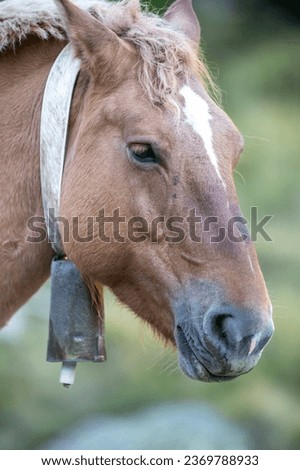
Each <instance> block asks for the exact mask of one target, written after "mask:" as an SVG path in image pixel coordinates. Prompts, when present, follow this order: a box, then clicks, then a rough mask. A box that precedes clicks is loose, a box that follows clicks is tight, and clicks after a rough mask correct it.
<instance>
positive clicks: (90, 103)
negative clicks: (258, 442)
mask: <svg viewBox="0 0 300 470" xmlns="http://www.w3.org/2000/svg"><path fill="white" fill-rule="evenodd" d="M57 4H58V5H59V7H60V11H61V13H62V15H63V17H64V20H65V23H66V28H67V32H68V38H69V41H70V42H71V44H72V45H73V48H74V51H75V53H76V56H77V57H78V58H79V59H80V60H81V63H82V67H81V72H80V76H79V79H78V83H77V87H76V90H75V95H74V105H73V110H72V117H71V125H70V135H69V142H68V149H67V157H66V167H65V172H64V178H63V187H62V201H61V216H62V217H64V218H65V219H66V220H68V222H69V224H70V234H71V236H70V237H69V239H68V240H67V239H66V237H63V240H64V249H65V252H66V254H67V256H68V257H69V258H70V259H71V260H73V261H74V262H75V263H76V264H77V266H78V267H79V269H80V270H81V272H82V273H83V274H84V275H85V276H86V277H88V278H89V279H90V280H91V281H92V282H94V283H101V284H103V285H106V286H108V287H109V288H110V289H111V290H112V291H113V292H114V293H115V294H116V296H117V297H118V298H119V299H120V300H121V301H122V302H124V303H125V304H126V305H128V306H129V307H130V308H131V309H132V310H133V312H135V313H136V314H137V315H138V316H139V317H141V318H142V319H144V320H145V321H147V322H148V323H149V324H150V325H151V326H152V327H153V328H154V329H155V330H156V331H157V332H159V333H160V334H161V335H162V337H164V338H165V339H166V340H168V341H171V342H172V343H173V344H175V345H176V347H177V349H178V355H179V364H180V366H181V368H182V370H183V371H184V372H185V373H186V374H187V375H188V376H190V377H191V378H194V379H199V380H202V381H220V380H225V379H230V378H233V377H236V376H238V375H240V374H244V373H246V372H248V371H249V370H251V369H252V368H253V367H254V366H255V364H256V363H257V361H258V359H259V357H260V355H261V352H262V350H263V348H264V346H265V345H266V343H267V342H268V340H269V338H270V337H271V335H272V332H273V322H272V309H271V303H270V300H269V296H268V293H267V289H266V286H265V282H264V279H263V276H262V273H261V270H260V267H259V263H258V260H257V256H256V253H255V249H254V247H253V244H252V242H251V240H250V236H249V233H248V232H247V229H246V226H245V223H243V220H244V219H243V218H242V215H241V210H240V207H239V203H238V197H237V192H236V189H235V185H234V179H233V170H234V168H235V166H236V164H237V162H238V160H239V157H240V154H241V151H242V148H243V139H242V137H241V134H240V133H239V131H238V129H237V128H236V126H235V125H234V124H233V122H232V121H231V119H230V118H229V117H228V116H227V115H226V113H225V112H224V111H223V110H222V109H221V108H220V107H219V106H218V105H217V104H216V103H215V102H214V100H213V99H212V98H211V97H210V96H209V94H208V92H207V89H206V88H207V87H206V85H205V79H206V78H207V77H208V74H207V72H206V70H205V67H204V65H203V62H202V61H201V60H199V59H198V56H197V50H198V47H199V40H200V26H199V23H198V20H197V17H196V15H195V13H194V10H193V8H192V3H191V0H177V1H176V2H175V3H174V4H173V5H172V6H171V7H170V8H169V9H168V11H167V12H166V14H165V15H164V18H162V19H158V17H157V16H155V15H151V14H145V13H142V12H141V10H140V6H139V2H138V1H136V0H132V1H129V2H126V3H123V4H122V5H121V6H120V5H116V6H111V7H109V8H107V11H106V10H104V12H102V13H101V15H102V17H100V19H99V18H95V17H93V16H92V15H91V14H89V13H88V12H85V11H83V10H81V9H80V8H78V7H77V6H75V5H74V4H72V3H71V2H70V1H69V0H57ZM101 15H100V16H101ZM74 233H77V235H78V234H81V236H82V237H81V238H82V239H81V241H80V239H79V238H78V236H77V237H75V236H74ZM83 234H85V235H86V237H83Z"/></svg>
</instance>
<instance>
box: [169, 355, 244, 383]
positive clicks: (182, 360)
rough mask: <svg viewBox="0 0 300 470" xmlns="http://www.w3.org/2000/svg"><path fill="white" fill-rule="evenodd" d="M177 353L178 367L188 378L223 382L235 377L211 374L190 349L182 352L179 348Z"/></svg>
mask: <svg viewBox="0 0 300 470" xmlns="http://www.w3.org/2000/svg"><path fill="white" fill-rule="evenodd" d="M178 354H179V357H178V362H179V366H180V369H181V370H182V372H183V373H184V374H185V375H187V376H188V377H189V378H190V379H194V380H200V381H201V382H224V381H228V380H232V379H234V378H235V377H237V376H222V375H214V374H212V373H211V372H209V370H208V369H207V368H206V367H205V366H204V365H203V364H202V363H201V362H199V360H198V359H197V358H196V356H195V355H194V353H193V351H192V350H190V351H185V353H184V354H183V353H182V352H181V351H180V350H179V351H178Z"/></svg>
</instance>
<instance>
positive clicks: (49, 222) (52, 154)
mask: <svg viewBox="0 0 300 470" xmlns="http://www.w3.org/2000/svg"><path fill="white" fill-rule="evenodd" d="M80 65H81V64H80V60H79V59H77V58H75V57H74V54H73V50H72V48H71V45H70V44H68V45H67V46H66V47H65V48H64V49H63V50H62V51H61V53H60V54H59V55H58V57H57V59H56V60H55V62H54V64H53V66H52V68H51V70H50V73H49V76H48V79H47V83H46V87H45V90H44V96H43V103H42V114H41V129H40V175H41V190H42V201H43V208H44V217H45V223H46V228H47V232H48V237H49V240H50V242H51V245H52V248H53V249H54V251H55V252H56V253H57V255H58V256H64V249H63V244H62V240H61V235H60V232H59V224H58V221H57V218H58V217H59V209H60V193H61V183H62V176H63V169H64V161H65V153H66V143H67V133H68V123H69V116H70V110H71V103H72V97H73V92H74V87H75V82H76V79H77V76H78V73H79V70H80Z"/></svg>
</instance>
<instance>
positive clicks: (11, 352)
mask: <svg viewBox="0 0 300 470" xmlns="http://www.w3.org/2000/svg"><path fill="white" fill-rule="evenodd" d="M275 3H276V2H271V1H270V2H263V1H262V2H255V1H253V2H251V1H249V2H247V1H243V2H242V1H233V0H224V1H221V0H219V1H217V0H196V1H195V2H194V4H195V8H196V10H197V14H198V15H199V18H200V22H201V27H202V47H203V49H204V51H205V55H206V58H207V63H208V65H209V67H210V69H211V70H212V73H213V74H214V76H215V77H216V79H217V82H218V84H219V85H220V87H221V90H222V95H223V99H222V106H223V108H224V109H225V110H226V111H227V113H228V114H229V115H230V116H231V118H232V119H233V120H234V121H235V123H236V124H237V126H238V127H239V128H240V130H241V131H242V133H243V135H244V137H245V151H244V154H243V156H242V159H241V162H240V163H239V165H238V168H237V171H238V172H237V173H236V185H237V189H238V193H239V196H240V201H241V205H242V209H243V212H244V215H245V216H246V217H249V211H250V207H251V206H258V208H259V215H261V216H263V215H266V214H270V215H273V216H274V217H273V218H272V220H271V221H270V222H269V224H268V232H269V234H270V236H271V238H272V240H273V241H272V242H266V241H264V240H262V239H259V240H258V242H257V243H256V248H257V251H258V254H259V258H260V262H261V267H262V270H263V273H264V275H265V279H266V282H267V285H268V287H269V291H270V295H271V298H272V301H273V307H274V321H275V326H276V332H275V335H274V337H273V339H272V341H271V343H270V344H269V345H268V347H267V348H266V351H265V352H264V354H263V357H262V359H261V361H260V362H259V364H258V366H257V367H256V368H255V369H254V370H253V371H252V372H251V373H250V374H248V375H246V376H243V377H241V378H239V379H237V380H235V381H233V382H230V383H223V384H203V383H198V382H195V381H192V380H190V379H188V378H186V377H185V376H183V375H182V373H181V372H180V371H179V369H178V367H177V363H176V353H174V352H173V351H171V350H169V349H166V348H165V347H164V346H163V345H162V344H161V343H160V342H159V340H158V339H157V338H155V337H153V334H152V333H151V332H150V331H149V329H148V327H147V326H145V325H143V324H142V323H141V322H140V321H139V320H137V319H135V318H134V316H133V315H132V314H131V313H130V312H128V311H127V310H126V308H124V307H122V306H120V305H119V304H118V302H117V301H116V300H115V299H114V298H113V297H112V295H111V294H110V293H109V292H107V293H106V312H107V320H106V323H107V325H106V343H107V350H108V362H107V363H106V364H104V365H94V364H87V365H79V367H78V371H77V380H76V382H75V385H74V386H73V388H72V389H70V390H65V389H63V388H62V387H61V386H60V385H59V384H58V376H59V366H58V365H56V364H49V363H46V361H45V355H46V344H47V323H48V309H49V284H46V285H45V286H44V287H43V288H42V289H41V290H40V291H39V292H38V293H37V294H36V295H35V296H34V297H33V298H32V299H31V301H30V302H29V303H28V304H27V305H26V306H24V307H23V308H22V309H21V311H20V312H18V313H17V315H16V316H15V317H14V319H13V320H12V322H11V324H10V325H9V326H8V327H7V328H6V329H4V330H3V331H2V332H1V333H0V377H1V381H0V448H1V449H35V448H45V447H47V446H50V447H51V445H50V444H48V442H49V440H50V441H51V439H53V438H55V437H56V436H59V435H61V436H65V435H66V434H69V433H70V435H73V434H72V432H73V431H74V430H76V429H77V430H79V431H78V433H79V435H78V436H77V437H78V439H79V441H78V442H79V444H78V445H79V448H80V447H82V446H81V445H80V442H82V443H83V442H84V440H82V441H80V429H81V425H80V423H81V422H82V421H84V422H86V423H87V426H86V428H88V429H94V427H95V428H96V424H97V423H98V424H99V426H101V423H104V424H105V423H106V424H107V423H113V420H114V417H115V418H118V419H120V418H121V419H122V423H123V424H122V426H123V427H122V431H120V432H123V433H125V434H126V429H127V428H126V426H127V424H126V423H128V429H129V427H130V426H131V428H132V427H133V428H134V427H135V426H134V423H135V421H134V420H139V417H141V416H142V417H143V416H144V418H143V419H140V421H141V422H143V423H144V431H143V427H142V425H139V426H137V429H138V432H139V433H143V432H145V433H146V432H147V422H148V421H147V420H149V416H151V415H153V416H156V415H158V418H157V422H155V423H154V424H153V423H152V428H151V429H153V434H157V433H159V432H161V433H165V434H167V433H168V432H169V434H174V432H175V433H176V431H177V430H176V429H175V428H174V427H172V426H171V424H170V425H169V422H168V418H167V416H168V414H164V412H163V411H162V410H163V409H164V406H166V407H167V408H168V406H169V405H168V404H170V403H172V404H173V405H174V404H175V405H176V404H177V405H178V410H182V416H184V413H185V410H186V409H189V410H190V408H189V403H190V405H191V406H192V407H194V408H195V410H196V409H201V410H202V411H203V410H204V414H203V415H202V418H201V417H200V418H197V419H199V421H198V422H196V421H195V423H194V424H195V426H194V428H192V429H191V431H190V433H191V434H192V433H193V432H194V431H193V429H197V426H198V425H199V433H200V434H199V438H198V440H197V441H196V442H195V441H193V440H192V435H191V436H190V437H191V440H190V442H192V443H193V446H194V448H197V446H198V448H199V449H201V448H211V449H214V448H235V447H238V446H244V447H245V448H247V447H248V448H257V449H299V448H300V447H299V444H300V346H299V337H300V315H299V311H298V310H299V304H300V302H299V301H300V285H299V284H300V282H299V280H300V275H299V273H300V249H299V228H300V227H299V216H300V197H299V193H300V189H299V186H300V185H299V173H300V158H299V150H300V127H299V109H300V90H299V77H300V74H299V72H300V70H299V69H300V66H299V58H300V31H299V22H298V20H299V18H298V19H297V17H296V16H295V14H294V15H293V14H291V13H290V14H289V12H287V11H286V9H283V8H281V9H279V8H278V7H275ZM277 3H278V2H277ZM165 4H166V2H164V1H152V2H151V5H152V6H154V7H156V8H157V7H159V8H163V7H165ZM199 407H200V408H199ZM174 409H175V410H176V406H175V408H173V409H172V410H173V411H172V410H171V412H170V414H171V415H173V414H174ZM156 411H157V413H156ZM169 411H170V410H169ZM147 412H148V414H147ZM145 413H146V415H145ZM155 413H156V415H155ZM159 416H161V420H159V419H160V418H159ZM189 416H190V414H189ZM196 417H197V414H196V413H195V417H194V418H195V420H196ZM91 418H93V419H94V421H93V425H92V424H91V426H92V427H91V426H89V425H88V423H89V422H90V421H89V420H90V419H91ZM153 419H154V418H153ZM181 419H183V421H184V417H183V418H180V416H178V419H177V424H176V426H178V427H179V426H180V422H181V421H180V420H181ZM201 419H202V421H203V422H201ZM218 419H219V421H220V420H221V421H222V423H223V428H222V429H225V430H226V429H227V431H228V433H230V432H231V429H232V433H234V432H236V433H237V435H241V434H239V432H240V433H242V434H243V433H244V434H245V436H246V438H245V441H243V442H242V443H241V442H239V441H238V440H236V441H233V443H230V442H228V440H227V439H226V436H225V434H226V431H225V432H224V433H223V437H222V435H220V436H219V437H218V439H217V440H214V439H213V438H212V439H211V441H209V442H208V441H207V440H206V438H205V435H206V431H205V429H208V428H209V425H210V422H214V421H216V426H215V432H216V433H217V432H218V427H219V426H218ZM95 420H96V422H97V423H96V424H95ZM163 420H165V421H163ZM191 420H192V417H191V416H190V417H189V423H191ZM136 422H137V421H136ZM200 422H201V423H200ZM117 423H119V424H120V421H117ZM170 423H172V421H170ZM200 425H201V426H202V428H201V426H200ZM93 426H94V427H93ZM105 429H106V428H103V429H102V430H103V433H104V434H105V433H107V432H108V431H106V430H105ZM115 429H116V431H115V432H116V444H115V448H118V447H117V446H118V445H121V444H118V442H119V441H118V436H117V434H118V429H121V428H120V426H119V427H118V424H117V426H116V428H115ZM148 429H149V428H148ZM219 430H220V427H219ZM82 432H84V430H83V431H82ZM187 432H189V431H187ZM244 434H243V435H244ZM129 435H130V432H129ZM201 436H202V437H201ZM119 437H120V436H119ZM148 437H149V436H148ZM164 439H166V436H162V442H167V441H164ZM55 442H56V441H55ZM57 442H58V441H57ZM130 442H131V443H130ZM133 442H136V441H134V440H132V441H130V439H129V442H127V444H124V448H125V446H126V445H127V448H130V446H131V445H134V444H133ZM147 442H149V444H148V448H151V436H150V437H149V439H148V441H147V440H146V441H144V444H143V447H144V448H147ZM53 445H54V444H53ZM65 445H66V446H67V445H70V446H71V444H65ZM111 445H112V448H114V447H113V446H114V442H112V444H111ZM136 445H137V444H136ZM153 445H154V444H153ZM155 445H156V446H157V447H158V445H157V442H156V444H155ZM163 445H166V446H167V447H169V448H190V447H188V444H187V443H186V442H185V441H184V440H180V439H179V438H178V440H177V441H176V442H175V443H174V442H173V443H172V442H170V443H169V444H162V446H163ZM191 445H192V444H191ZM57 446H59V444H57ZM100 446H101V444H99V447H98V448H101V447H100ZM172 446H173V447H172ZM181 446H182V447H181ZM184 446H186V447H184ZM203 446H204V447H203ZM230 446H231V447H230ZM82 448H83V447H82ZM152 448H153V447H152Z"/></svg>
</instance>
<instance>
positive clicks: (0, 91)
mask: <svg viewBox="0 0 300 470" xmlns="http://www.w3.org/2000/svg"><path fill="white" fill-rule="evenodd" d="M63 45H64V44H63V43H59V42H57V41H55V40H51V41H49V42H45V41H41V40H38V39H35V38H29V39H28V40H26V41H25V42H24V44H23V45H22V46H21V47H19V48H17V50H16V51H15V52H14V51H7V52H6V53H4V54H1V55H0V109H1V113H0V129H1V133H0V148H1V151H0V213H1V218H0V265H1V271H0V326H1V324H4V323H5V321H6V320H7V319H8V318H9V316H10V315H11V314H12V313H13V312H14V311H15V310H16V309H17V308H18V307H19V306H20V305H22V304H23V303H24V302H25V301H26V300H27V299H28V298H29V297H30V296H31V295H32V294H33V293H34V292H35V291H36V290H37V289H38V288H39V286H40V285H41V284H42V283H43V282H44V280H45V279H46V278H47V277H48V275H49V268H50V261H51V257H52V250H51V248H50V247H49V244H48V242H47V240H44V242H42V243H33V244H29V243H26V238H27V236H28V234H30V233H29V232H28V227H27V222H28V220H29V219H30V218H31V217H34V216H42V215H43V210H42V202H41V191H40V176H39V128H40V113H41V104H42V97H43V90H44V86H45V81H46V79H47V75H48V73H49V70H50V68H51V65H52V63H53V62H54V60H55V57H56V56H57V54H58V53H59V51H60V50H61V49H62V47H63Z"/></svg>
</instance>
